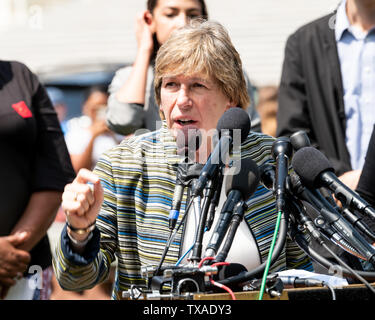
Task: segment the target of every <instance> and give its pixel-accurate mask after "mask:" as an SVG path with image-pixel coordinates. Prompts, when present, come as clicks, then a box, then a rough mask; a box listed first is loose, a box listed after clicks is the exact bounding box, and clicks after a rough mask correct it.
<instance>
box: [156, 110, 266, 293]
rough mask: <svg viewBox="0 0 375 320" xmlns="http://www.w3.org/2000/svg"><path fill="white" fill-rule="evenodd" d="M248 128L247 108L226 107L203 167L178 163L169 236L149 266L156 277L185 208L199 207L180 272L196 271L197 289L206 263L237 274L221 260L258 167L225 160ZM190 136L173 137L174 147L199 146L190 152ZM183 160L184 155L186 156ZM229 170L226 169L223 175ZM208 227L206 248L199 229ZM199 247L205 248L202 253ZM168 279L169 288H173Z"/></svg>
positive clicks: (256, 182)
mask: <svg viewBox="0 0 375 320" xmlns="http://www.w3.org/2000/svg"><path fill="white" fill-rule="evenodd" d="M250 128H251V122H250V118H249V116H248V114H247V112H246V111H244V110H243V109H241V108H230V109H229V110H227V111H226V112H225V113H224V114H223V116H222V117H221V118H220V119H219V122H218V125H217V128H216V132H217V133H218V134H219V139H218V142H217V143H216V145H215V147H214V149H213V151H212V152H211V154H210V156H209V158H208V160H207V162H206V163H205V164H204V165H201V164H198V163H189V161H183V162H181V163H180V164H178V166H177V176H176V186H175V191H174V197H173V200H172V206H171V210H170V215H169V218H168V221H169V229H170V232H171V234H170V237H169V240H168V242H167V245H166V247H165V250H164V253H163V255H162V259H161V261H160V262H159V266H158V267H157V268H156V269H155V270H153V275H154V276H155V277H162V276H161V275H162V274H164V273H165V270H167V269H165V270H164V273H161V271H163V270H162V263H163V260H164V258H165V256H166V252H167V251H168V247H169V246H170V244H171V243H172V241H173V238H174V236H175V235H176V234H177V231H178V229H179V228H180V227H181V225H182V224H183V223H184V222H185V219H186V216H187V214H188V212H189V210H195V211H199V212H195V214H196V216H197V217H199V222H198V224H197V227H196V231H195V237H194V243H193V245H192V246H191V248H190V251H191V252H190V256H189V259H188V260H189V264H188V265H186V266H184V268H183V269H182V270H186V272H189V274H190V276H191V272H192V270H194V274H195V273H196V274H197V275H196V276H195V278H194V279H195V280H196V281H197V283H198V284H199V285H198V287H199V288H202V285H201V284H200V280H201V279H202V275H201V274H200V273H199V272H197V270H196V268H198V269H199V270H201V271H202V272H203V269H204V268H206V267H207V266H208V265H211V266H212V267H219V266H220V268H224V267H225V269H226V270H240V269H241V272H242V271H244V270H243V269H242V268H240V269H238V268H232V267H229V269H228V266H227V263H225V259H226V257H227V255H228V252H229V250H230V248H231V246H232V242H233V240H234V236H235V233H236V231H237V228H238V226H239V224H240V223H241V221H242V220H243V216H244V213H245V211H246V209H247V205H246V200H248V199H249V198H250V196H251V195H252V194H253V193H254V192H255V190H256V188H257V187H258V185H259V182H260V176H259V168H258V166H257V164H256V163H255V162H254V161H253V160H252V159H250V158H246V159H240V160H239V159H237V158H235V159H234V161H231V162H230V163H229V161H230V160H233V159H230V157H229V155H230V153H231V152H232V151H233V153H235V151H234V148H235V147H238V148H239V147H240V145H241V143H242V142H244V141H245V139H246V138H247V136H248V134H249V131H250ZM193 136H194V135H193ZM189 140H190V138H186V137H185V138H184V137H179V139H178V141H177V142H179V141H180V143H178V150H183V151H184V153H190V155H191V154H192V153H195V152H196V150H198V149H199V144H195V145H196V146H197V147H196V149H195V150H194V151H193V152H192V151H191V150H190V151H189V148H188V146H187V145H186V144H187V142H189ZM184 143H185V145H184ZM179 144H180V146H179ZM180 153H181V152H180ZM187 158H188V157H187V156H186V155H185V160H186V159H187ZM226 170H227V171H226ZM228 171H230V172H229V173H228ZM186 187H188V193H187V205H186V207H185V212H184V214H183V215H182V217H180V209H181V203H182V199H183V195H184V190H185V188H186ZM222 187H225V194H226V200H225V203H224V205H223V207H222V209H221V212H220V214H219V217H218V219H217V222H216V224H215V225H213V222H214V215H215V212H216V209H217V206H218V203H219V198H220V194H221V189H222ZM211 227H212V229H213V230H212V236H211V238H210V240H209V243H208V245H207V247H206V248H203V236H204V233H205V232H206V231H207V230H209V229H210V228H211ZM203 250H204V252H202V251H203ZM202 256H203V257H202ZM166 268H168V267H166ZM168 270H169V269H168ZM173 270H174V271H173V272H172V273H171V272H169V274H173V279H174V280H176V281H177V274H178V279H180V280H181V277H182V275H181V273H182V271H181V270H180V269H178V268H177V266H176V268H174V269H173ZM245 271H246V270H245ZM205 272H206V271H205ZM238 272H240V271H238ZM229 273H231V272H229ZM226 274H228V272H226ZM198 275H199V276H198ZM231 275H233V274H231ZM175 278H176V279H175ZM203 278H204V277H203ZM162 279H163V280H160V281H156V280H154V279H153V280H152V281H151V282H152V283H159V284H160V283H161V282H163V281H164V280H165V277H162ZM173 279H172V283H171V287H172V288H173V287H175V286H174V284H173V282H174V280H173ZM180 280H179V281H180Z"/></svg>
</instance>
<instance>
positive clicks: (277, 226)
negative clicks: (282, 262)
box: [258, 211, 281, 300]
mask: <svg viewBox="0 0 375 320" xmlns="http://www.w3.org/2000/svg"><path fill="white" fill-rule="evenodd" d="M280 221H281V211H279V213H278V215H277V221H276V226H275V232H274V234H273V239H272V243H271V247H270V252H269V253H268V258H267V263H266V268H265V269H264V273H263V278H262V285H261V287H260V291H259V297H258V300H262V299H263V294H264V290H265V288H266V280H267V275H268V270H269V268H270V265H271V259H272V254H273V250H274V248H275V243H276V239H277V234H278V233H279V227H280Z"/></svg>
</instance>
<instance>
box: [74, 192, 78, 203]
mask: <svg viewBox="0 0 375 320" xmlns="http://www.w3.org/2000/svg"><path fill="white" fill-rule="evenodd" d="M77 198H78V192H74V197H73V201H77Z"/></svg>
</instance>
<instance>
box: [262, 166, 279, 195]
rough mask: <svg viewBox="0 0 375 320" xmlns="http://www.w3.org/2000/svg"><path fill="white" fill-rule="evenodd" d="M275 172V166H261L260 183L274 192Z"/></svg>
mask: <svg viewBox="0 0 375 320" xmlns="http://www.w3.org/2000/svg"><path fill="white" fill-rule="evenodd" d="M275 172H276V168H275V165H273V164H270V163H263V164H262V165H260V166H259V174H260V182H261V183H262V184H263V185H264V187H265V188H267V189H268V190H272V191H273V190H274V184H275V180H276V177H275Z"/></svg>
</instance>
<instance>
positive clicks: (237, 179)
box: [225, 158, 260, 199]
mask: <svg viewBox="0 0 375 320" xmlns="http://www.w3.org/2000/svg"><path fill="white" fill-rule="evenodd" d="M239 164H240V166H241V167H240V168H239V170H236V171H237V172H238V173H236V174H228V175H226V178H225V193H226V195H228V194H229V192H230V191H231V190H238V191H240V192H241V194H242V198H243V199H248V198H249V197H250V196H251V195H252V194H253V193H254V192H255V190H256V188H257V187H258V184H259V181H260V173H259V168H258V165H257V164H256V163H255V162H254V161H253V160H252V159H250V158H245V159H241V161H239Z"/></svg>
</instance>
